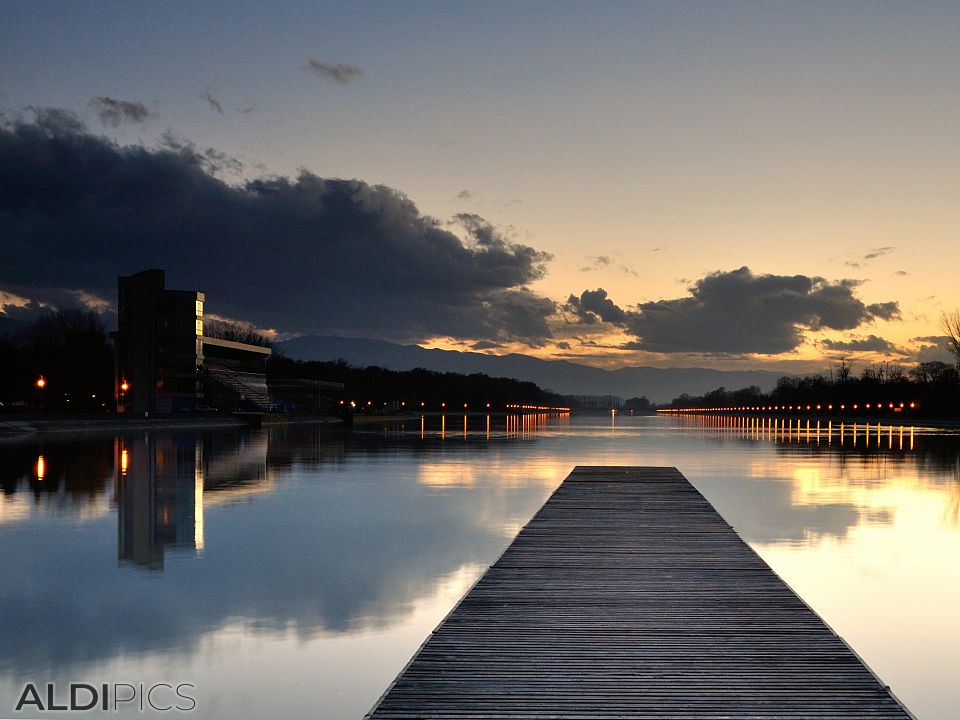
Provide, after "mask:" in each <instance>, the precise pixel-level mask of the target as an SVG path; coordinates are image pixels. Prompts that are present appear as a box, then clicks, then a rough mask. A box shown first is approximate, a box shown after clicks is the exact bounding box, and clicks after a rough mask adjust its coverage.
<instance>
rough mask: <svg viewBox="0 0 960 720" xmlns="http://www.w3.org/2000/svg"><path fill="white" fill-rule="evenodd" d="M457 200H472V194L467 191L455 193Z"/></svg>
mask: <svg viewBox="0 0 960 720" xmlns="http://www.w3.org/2000/svg"><path fill="white" fill-rule="evenodd" d="M457 200H463V201H464V202H466V201H469V200H473V193H472V192H470V191H469V190H466V189H464V190H461V191H460V192H458V193H457Z"/></svg>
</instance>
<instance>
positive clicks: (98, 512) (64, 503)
mask: <svg viewBox="0 0 960 720" xmlns="http://www.w3.org/2000/svg"><path fill="white" fill-rule="evenodd" d="M14 491H15V494H11V495H3V494H0V525H2V524H6V523H15V522H26V521H29V520H36V519H39V518H50V519H55V520H63V519H67V520H70V521H71V522H76V523H85V522H92V521H94V520H97V519H99V518H102V517H105V516H107V515H109V514H110V512H111V507H110V499H109V498H108V497H107V496H106V495H95V496H75V495H69V494H67V493H65V492H53V493H42V494H37V495H35V496H31V495H30V493H29V489H28V488H27V486H26V484H25V483H23V484H20V485H18V486H16V487H15V489H14Z"/></svg>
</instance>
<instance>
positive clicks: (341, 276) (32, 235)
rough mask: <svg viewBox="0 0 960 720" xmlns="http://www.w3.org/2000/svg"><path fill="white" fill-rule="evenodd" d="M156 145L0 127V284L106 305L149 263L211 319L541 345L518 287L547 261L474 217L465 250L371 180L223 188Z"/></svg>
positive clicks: (194, 164) (53, 123)
mask: <svg viewBox="0 0 960 720" xmlns="http://www.w3.org/2000/svg"><path fill="white" fill-rule="evenodd" d="M168 140H169V142H172V143H173V145H170V144H169V143H168V145H167V146H165V147H161V148H158V149H148V148H143V147H139V146H131V147H122V146H119V145H117V144H116V143H114V142H112V141H110V140H107V139H105V138H102V137H97V136H94V135H92V134H90V133H88V132H86V131H85V130H83V128H82V124H81V125H78V124H77V123H75V122H74V121H73V118H72V116H70V115H69V114H67V115H63V114H57V113H49V112H46V113H37V120H36V121H35V122H15V123H11V124H8V125H6V126H4V127H0V237H3V245H2V257H0V289H5V290H6V289H8V288H9V287H14V286H16V287H19V288H27V289H32V290H33V291H34V296H35V295H36V294H37V293H39V292H40V291H41V289H44V288H46V289H50V288H69V289H70V290H71V291H72V290H83V291H84V292H87V293H90V294H92V295H97V296H100V297H106V298H111V299H112V298H114V297H115V293H116V278H117V276H118V275H126V274H130V273H134V272H137V271H139V270H143V269H145V268H149V267H164V268H166V270H167V279H168V285H169V286H170V287H173V288H188V289H189V288H196V289H199V290H204V291H206V292H207V301H208V310H209V311H210V312H215V313H218V314H221V315H224V316H228V317H234V318H243V319H246V320H249V321H250V322H253V323H255V324H256V325H257V326H258V327H270V328H277V329H279V330H281V331H284V332H301V333H310V332H314V333H325V334H332V335H354V336H367V337H382V338H387V339H394V340H414V341H416V340H421V339H425V338H429V337H437V336H447V337H455V338H466V339H470V340H474V341H476V340H489V341H493V342H510V341H513V342H526V343H530V344H532V345H539V344H543V343H545V342H546V341H547V340H548V339H549V338H550V336H551V331H550V327H549V324H548V318H549V317H550V316H551V315H553V314H554V313H555V312H556V306H555V304H554V303H553V302H552V301H551V300H549V299H548V298H545V297H542V296H540V295H537V294H536V293H534V292H532V291H531V290H530V289H529V288H528V287H527V285H528V284H529V283H531V282H533V281H534V280H537V279H540V278H542V277H543V276H544V274H545V272H546V263H547V261H548V260H549V259H550V256H549V255H548V254H547V253H543V252H540V251H538V250H536V249H535V248H532V247H529V246H527V245H523V244H519V243H515V242H512V241H511V240H510V239H508V238H506V237H504V236H503V235H502V234H501V233H500V232H498V231H497V229H496V228H494V227H493V226H492V225H491V224H489V223H487V222H486V221H485V220H483V218H481V217H479V216H476V215H462V216H458V218H457V222H458V223H459V224H460V225H461V226H462V227H463V228H464V229H465V232H466V234H467V236H468V237H467V240H466V241H464V240H461V239H460V238H458V237H457V236H456V235H455V234H454V233H453V232H451V231H450V230H449V229H446V228H444V227H443V226H442V225H441V223H440V222H439V221H437V220H435V219H433V218H431V217H429V216H425V215H422V214H421V213H420V212H419V210H418V209H417V207H416V205H415V204H414V203H413V202H412V201H411V200H410V199H409V198H407V197H406V196H404V195H403V194H402V193H400V192H399V191H397V190H394V189H392V188H389V187H385V186H372V185H368V184H367V183H364V182H361V181H358V180H337V179H325V178H321V177H318V176H316V175H314V174H312V173H310V172H307V171H301V173H300V174H299V176H297V177H295V178H288V177H272V178H261V179H256V180H251V181H248V182H245V183H243V184H239V185H229V184H227V183H225V182H223V181H222V180H220V179H219V178H217V177H216V176H214V175H213V169H212V167H211V166H212V164H213V163H215V162H216V161H217V159H216V156H215V155H213V156H211V153H209V152H207V151H204V152H200V151H198V150H197V149H195V148H193V146H192V144H190V143H187V142H183V141H177V140H175V139H168ZM38 258H43V262H38V261H37V259H38ZM25 292H26V291H25V290H24V291H23V292H17V293H16V294H17V295H18V296H22V297H28V298H29V297H33V296H31V295H29V294H25Z"/></svg>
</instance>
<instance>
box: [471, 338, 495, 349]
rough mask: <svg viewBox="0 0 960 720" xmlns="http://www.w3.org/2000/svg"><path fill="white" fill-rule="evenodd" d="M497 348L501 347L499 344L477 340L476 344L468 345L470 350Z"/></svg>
mask: <svg viewBox="0 0 960 720" xmlns="http://www.w3.org/2000/svg"><path fill="white" fill-rule="evenodd" d="M499 347H502V346H501V345H500V343H497V342H493V341H492V340H477V342H475V343H471V344H470V349H471V350H496V349H497V348H499Z"/></svg>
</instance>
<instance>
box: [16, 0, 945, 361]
mask: <svg viewBox="0 0 960 720" xmlns="http://www.w3.org/2000/svg"><path fill="white" fill-rule="evenodd" d="M958 38H960V6H957V5H956V4H952V3H943V4H940V3H882V4H881V3H855V2H845V3H822V4H821V3H806V2H805V3H774V2H762V3H695V2H689V3H667V2H664V3H655V4H654V3H650V4H640V3H601V2H591V3H559V2H557V3H532V2H531V3H518V2H506V3H497V2H482V3H474V4H471V5H464V4H461V3H427V2H418V3H386V2H384V3H358V2H350V3H332V2H324V3H318V4H314V5H312V6H305V4H303V3H299V2H296V3H294V2H289V3H285V2H274V3H262V2H245V3H242V2H230V3H218V4H216V5H209V4H203V5H201V4H199V3H192V2H191V3H186V2H184V3H173V2H165V3H150V4H145V3H138V4H132V3H108V2H92V3H47V2H37V1H36V0H31V1H30V2H6V3H4V21H3V22H2V23H0V110H2V112H3V117H2V121H3V127H2V129H0V304H2V306H3V309H4V312H5V313H6V314H7V315H8V316H9V317H13V318H21V319H26V318H29V317H32V316H34V315H35V314H36V313H37V312H39V311H41V310H42V308H43V307H50V306H54V307H63V306H67V305H71V304H81V305H86V306H88V307H92V308H94V309H97V310H98V311H101V312H103V313H104V317H105V320H106V322H107V324H108V325H110V324H111V323H113V322H115V320H114V319H112V317H111V312H112V305H113V303H114V302H115V281H116V276H117V275H118V274H130V273H133V272H137V271H139V270H141V269H144V268H146V267H150V266H159V267H165V268H167V272H168V283H169V284H170V285H171V286H173V287H182V288H196V289H201V290H205V291H207V293H208V309H209V311H210V312H212V313H214V314H219V315H222V316H225V317H229V318H234V319H241V320H247V321H250V322H252V323H254V324H256V325H257V326H258V327H261V328H268V329H271V330H274V331H276V332H277V333H278V335H279V336H280V337H287V336H294V335H298V334H311V333H312V334H328V335H347V336H357V337H374V338H383V339H387V340H392V341H397V342H417V343H419V344H422V345H425V346H431V347H447V348H457V349H464V350H467V349H476V350H481V351H486V352H494V353H502V352H509V351H514V352H524V353H528V354H534V355H538V356H540V357H546V358H565V359H575V360H577V361H579V362H587V363H593V364H602V365H604V366H611V367H616V366H622V365H644V364H646V365H659V366H672V365H676V366H689V365H701V366H714V367H721V368H754V367H756V368H760V367H773V368H776V369H783V370H797V371H816V370H821V369H823V368H825V367H826V366H827V365H828V364H829V363H830V362H831V360H833V359H836V358H838V357H841V356H843V357H850V358H855V359H857V361H858V362H868V361H877V360H881V359H889V360H894V361H898V362H906V363H909V362H913V361H916V360H917V358H918V357H922V358H923V359H928V358H934V357H937V350H936V348H935V346H936V344H937V339H936V336H938V335H941V334H942V333H941V331H940V329H939V327H938V322H939V317H940V315H941V313H942V312H944V311H949V310H953V309H956V308H957V307H958V306H960V296H958V295H960V294H958V291H957V280H956V274H957V270H958V268H960V242H958V238H957V236H958V231H960V170H958V169H960V140H958V129H960V73H958V72H957V69H958V68H960V42H958ZM131 146H134V147H131ZM341 180H345V181H351V182H341ZM352 181H356V182H352Z"/></svg>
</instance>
